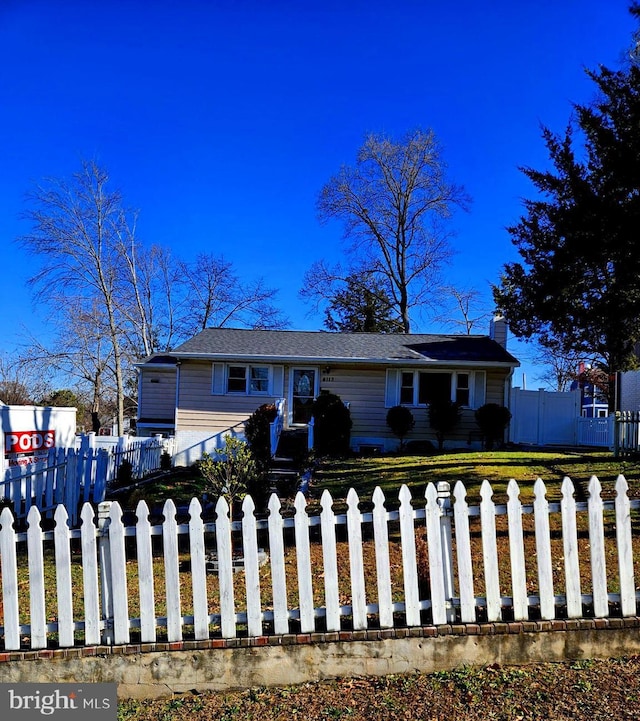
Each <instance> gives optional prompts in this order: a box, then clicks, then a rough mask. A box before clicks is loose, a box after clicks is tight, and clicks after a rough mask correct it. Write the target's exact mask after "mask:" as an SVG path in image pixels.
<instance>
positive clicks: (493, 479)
mask: <svg viewBox="0 0 640 721" xmlns="http://www.w3.org/2000/svg"><path fill="white" fill-rule="evenodd" d="M619 474H622V475H624V476H625V478H626V479H627V481H628V483H629V487H630V493H631V495H636V494H637V493H638V492H640V460H638V459H633V460H629V459H615V458H614V457H613V455H612V453H611V452H610V451H592V450H590V451H577V450H569V451H558V450H547V451H540V450H537V451H522V450H518V451H511V450H508V451H480V452H452V453H442V454H438V455H433V456H411V455H389V456H375V457H368V458H358V457H356V458H348V459H342V460H330V461H323V462H321V463H320V464H319V466H318V468H317V470H316V473H315V474H314V482H313V484H312V488H311V493H312V495H313V496H314V497H317V498H319V497H320V495H321V493H322V491H324V490H325V489H327V490H328V491H329V492H330V493H331V495H332V496H333V497H334V498H335V499H343V498H345V497H346V494H347V491H348V490H349V488H351V487H353V488H354V489H355V490H356V491H357V492H358V495H359V496H360V498H361V499H365V498H369V497H370V496H371V495H372V494H373V491H374V489H375V487H376V486H380V488H381V489H382V490H383V491H384V493H385V496H387V497H393V496H396V495H397V492H398V490H399V488H400V486H401V485H402V484H403V483H405V484H407V485H408V486H409V488H410V489H411V491H412V493H413V494H414V496H415V495H416V494H417V493H420V494H422V493H423V491H424V488H425V486H426V485H427V483H430V482H431V483H437V482H439V481H448V482H449V483H450V484H451V485H452V486H453V485H454V484H455V483H456V482H457V481H462V482H463V483H464V484H465V486H466V489H467V493H468V494H470V495H477V494H478V493H479V489H480V485H481V484H482V481H484V480H485V479H486V480H488V481H489V482H490V483H491V485H492V487H493V490H494V493H495V494H496V495H498V494H504V493H506V488H507V484H508V483H509V481H510V480H511V479H512V478H513V479H515V480H516V481H517V482H518V484H519V485H520V490H521V496H522V499H523V500H526V499H527V497H528V498H529V499H531V497H532V495H533V484H534V483H535V481H536V479H537V478H541V479H542V480H543V481H544V482H545V484H546V485H547V489H548V491H549V495H557V494H558V493H559V488H560V484H561V483H562V480H563V478H564V477H565V476H569V478H571V480H572V481H573V482H574V484H575V485H576V486H582V487H586V484H587V483H588V481H589V478H590V477H591V476H592V475H596V476H598V478H599V480H600V482H601V483H602V486H603V489H605V492H606V491H610V489H611V488H612V487H613V484H614V483H615V480H616V478H617V477H618V475H619Z"/></svg>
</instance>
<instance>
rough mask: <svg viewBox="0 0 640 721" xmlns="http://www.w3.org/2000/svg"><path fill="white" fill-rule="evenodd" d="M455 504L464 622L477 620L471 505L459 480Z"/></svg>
mask: <svg viewBox="0 0 640 721" xmlns="http://www.w3.org/2000/svg"><path fill="white" fill-rule="evenodd" d="M453 497H454V498H455V504H454V506H453V513H454V520H455V528H456V559H457V562H458V585H459V586H460V619H461V621H462V623H473V622H474V621H475V620H476V598H475V590H474V583H473V561H472V557H471V534H470V532H469V505H468V503H467V491H466V489H465V487H464V484H463V483H461V482H460V481H458V482H457V483H456V485H455V486H454V488H453Z"/></svg>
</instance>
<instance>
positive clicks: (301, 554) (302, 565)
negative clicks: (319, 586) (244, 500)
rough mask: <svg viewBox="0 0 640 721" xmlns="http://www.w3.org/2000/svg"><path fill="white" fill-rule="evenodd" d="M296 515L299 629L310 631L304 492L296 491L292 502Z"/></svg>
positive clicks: (311, 611)
mask: <svg viewBox="0 0 640 721" xmlns="http://www.w3.org/2000/svg"><path fill="white" fill-rule="evenodd" d="M294 506H295V509H296V515H295V517H294V529H295V537H296V564H297V565H296V567H297V571H298V596H299V598H300V630H301V631H302V633H311V632H313V631H314V630H315V624H314V618H315V616H314V608H313V583H312V580H311V544H310V542H309V516H308V515H307V501H306V500H305V497H304V494H303V493H301V492H300V491H298V493H296V500H295V503H294Z"/></svg>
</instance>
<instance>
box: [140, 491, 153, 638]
mask: <svg viewBox="0 0 640 721" xmlns="http://www.w3.org/2000/svg"><path fill="white" fill-rule="evenodd" d="M136 555H137V559H138V593H139V594H140V640H141V641H142V643H154V642H155V640H156V610H155V609H156V604H155V589H154V572H153V552H152V547H151V523H150V521H149V506H148V505H147V502H146V501H145V500H144V499H141V500H140V501H138V504H137V506H136Z"/></svg>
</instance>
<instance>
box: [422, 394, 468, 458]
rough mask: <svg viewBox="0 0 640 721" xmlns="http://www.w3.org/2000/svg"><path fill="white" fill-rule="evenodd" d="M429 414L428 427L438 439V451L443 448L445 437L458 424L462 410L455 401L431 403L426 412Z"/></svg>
mask: <svg viewBox="0 0 640 721" xmlns="http://www.w3.org/2000/svg"><path fill="white" fill-rule="evenodd" d="M427 412H428V414H429V425H430V426H431V428H433V430H434V431H435V432H436V438H437V439H438V450H439V451H441V450H442V448H443V447H444V441H445V437H446V436H447V435H449V433H451V431H452V430H453V429H454V428H455V427H456V426H457V425H458V423H459V422H460V416H461V415H462V410H461V408H460V406H459V405H458V404H457V403H456V402H455V401H449V400H440V401H432V402H431V403H430V404H429V408H428V410H427Z"/></svg>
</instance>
